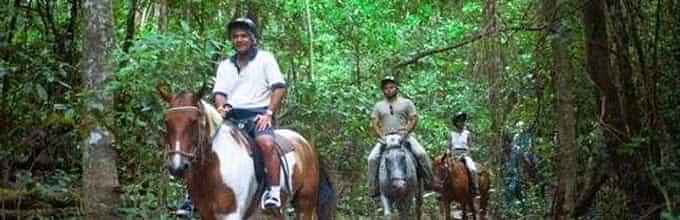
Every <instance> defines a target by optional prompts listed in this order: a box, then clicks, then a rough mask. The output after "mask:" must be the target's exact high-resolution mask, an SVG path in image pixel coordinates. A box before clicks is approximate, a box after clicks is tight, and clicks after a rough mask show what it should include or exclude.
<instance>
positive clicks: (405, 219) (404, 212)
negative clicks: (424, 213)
mask: <svg viewBox="0 0 680 220" xmlns="http://www.w3.org/2000/svg"><path fill="white" fill-rule="evenodd" d="M411 208H412V207H411V201H406V202H403V203H401V204H399V219H400V220H410V219H414V218H412V217H411V214H412V213H411Z"/></svg>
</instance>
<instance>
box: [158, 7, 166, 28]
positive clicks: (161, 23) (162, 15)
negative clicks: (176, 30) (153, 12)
mask: <svg viewBox="0 0 680 220" xmlns="http://www.w3.org/2000/svg"><path fill="white" fill-rule="evenodd" d="M158 10H159V12H160V13H159V16H158V32H161V33H163V32H165V31H167V30H168V0H160V1H158Z"/></svg>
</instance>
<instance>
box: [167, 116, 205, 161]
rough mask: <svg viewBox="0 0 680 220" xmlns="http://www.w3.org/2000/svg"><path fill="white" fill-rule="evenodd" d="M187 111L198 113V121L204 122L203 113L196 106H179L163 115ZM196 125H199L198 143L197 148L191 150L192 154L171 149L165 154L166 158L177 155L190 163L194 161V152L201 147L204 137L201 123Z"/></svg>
mask: <svg viewBox="0 0 680 220" xmlns="http://www.w3.org/2000/svg"><path fill="white" fill-rule="evenodd" d="M187 111H189V112H193V111H195V112H198V114H199V117H200V119H199V120H204V117H203V112H202V111H201V109H200V108H199V107H196V106H179V107H173V108H169V109H168V110H165V114H166V115H167V114H168V113H173V112H187ZM198 123H199V124H198V137H197V139H198V143H197V144H196V145H197V146H195V147H194V148H193V150H192V152H190V153H189V152H184V151H182V150H175V149H172V148H168V149H169V150H167V151H166V154H167V155H168V156H171V155H173V154H179V155H180V156H183V157H186V158H189V160H192V161H193V160H195V159H196V151H197V150H198V149H200V148H201V147H202V144H203V141H202V140H203V136H204V134H203V133H204V131H203V129H202V127H201V123H202V122H201V121H199V122H198Z"/></svg>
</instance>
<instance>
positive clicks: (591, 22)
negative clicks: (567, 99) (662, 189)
mask: <svg viewBox="0 0 680 220" xmlns="http://www.w3.org/2000/svg"><path fill="white" fill-rule="evenodd" d="M584 3H585V4H584V13H583V23H584V27H585V28H584V29H585V41H586V69H587V71H588V74H589V75H590V78H591V79H592V81H593V82H594V83H595V85H596V86H597V88H598V90H599V93H600V97H601V99H602V100H601V102H602V103H600V104H601V106H602V108H601V112H600V116H601V118H600V120H601V122H600V124H601V127H602V129H603V131H604V136H605V144H606V152H607V154H608V156H609V157H610V158H611V159H610V161H611V163H612V167H613V170H612V171H613V172H614V173H615V174H616V175H615V178H617V179H616V181H615V185H616V186H617V187H618V188H619V189H621V190H622V191H624V192H625V193H626V196H627V197H628V198H630V200H629V201H627V202H626V206H627V208H628V211H629V213H630V214H631V215H632V216H633V217H640V216H642V215H647V216H648V217H649V218H651V219H658V218H660V216H659V214H660V213H659V210H658V209H657V210H656V211H653V212H652V213H647V212H649V211H650V210H651V208H653V207H654V206H656V205H657V204H659V203H662V202H663V199H662V198H661V195H660V194H659V192H658V190H657V189H655V188H654V187H653V184H652V182H651V179H650V176H649V173H648V170H647V168H646V166H647V165H646V164H647V163H648V161H647V159H649V155H650V151H652V150H655V148H657V147H658V146H651V145H648V143H631V138H632V137H635V135H637V134H630V133H629V132H628V131H629V129H627V128H628V122H627V121H626V120H625V119H626V118H625V117H624V116H625V114H624V113H623V111H624V109H623V105H621V103H622V99H621V97H619V94H618V90H617V88H616V84H615V82H614V81H613V80H614V77H612V76H611V73H610V67H609V64H610V52H609V51H610V50H609V47H608V46H609V45H610V43H609V38H608V34H607V33H608V32H607V23H606V19H602V18H605V17H606V12H605V4H604V0H584ZM627 145H632V146H635V147H631V146H627ZM631 150H632V151H634V152H629V151H631ZM589 191H590V190H589ZM580 206H582V205H580ZM579 214H580V213H579Z"/></svg>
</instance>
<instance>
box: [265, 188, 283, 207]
mask: <svg viewBox="0 0 680 220" xmlns="http://www.w3.org/2000/svg"><path fill="white" fill-rule="evenodd" d="M262 197H263V201H262V207H261V208H262V209H263V210H266V209H278V208H281V199H280V198H276V197H273V196H271V192H270V191H267V192H266V193H264V195H262Z"/></svg>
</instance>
